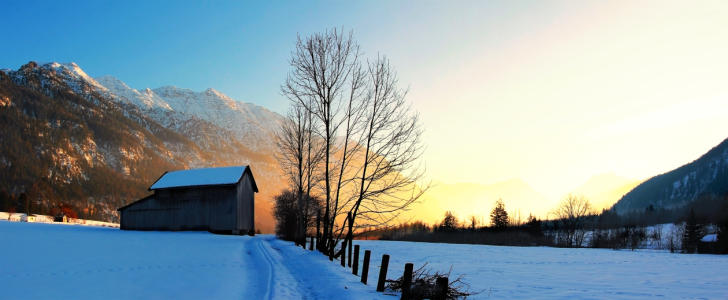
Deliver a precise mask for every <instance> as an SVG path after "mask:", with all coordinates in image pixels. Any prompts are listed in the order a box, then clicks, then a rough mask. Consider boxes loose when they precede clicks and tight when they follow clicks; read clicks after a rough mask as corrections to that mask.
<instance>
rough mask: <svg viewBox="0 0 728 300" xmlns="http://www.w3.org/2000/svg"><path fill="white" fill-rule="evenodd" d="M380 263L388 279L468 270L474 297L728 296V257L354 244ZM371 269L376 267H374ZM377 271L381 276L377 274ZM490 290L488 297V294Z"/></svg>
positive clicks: (364, 242) (628, 297) (446, 245)
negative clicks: (423, 271) (409, 267)
mask: <svg viewBox="0 0 728 300" xmlns="http://www.w3.org/2000/svg"><path fill="white" fill-rule="evenodd" d="M355 244H360V245H361V247H362V252H363V250H364V249H369V250H372V260H374V261H376V263H375V265H379V261H381V257H382V254H389V255H390V262H389V274H388V276H387V277H388V278H390V279H394V278H398V277H400V276H402V273H403V271H404V264H405V263H407V262H411V263H414V265H415V269H417V268H419V267H421V266H422V265H423V264H424V263H425V262H429V263H428V264H427V268H433V271H434V270H441V271H442V270H444V271H447V270H449V269H450V267H451V266H452V274H451V275H452V277H457V276H459V275H460V274H466V275H465V278H464V281H465V282H467V283H469V284H470V285H471V287H472V288H471V290H485V291H484V292H483V293H482V294H480V295H477V296H474V297H472V298H473V299H485V298H493V299H650V298H663V299H728V256H726V255H695V254H692V255H691V254H676V253H673V254H671V253H669V252H665V251H657V250H642V251H635V252H631V251H629V250H620V251H614V250H607V249H559V248H547V247H498V246H484V245H453V244H427V243H410V242H392V241H355ZM370 272H371V271H370ZM371 274H374V277H375V278H374V279H372V278H370V282H372V281H371V280H375V281H373V282H376V277H377V275H378V274H379V273H378V271H376V272H374V273H371ZM489 294H490V295H489Z"/></svg>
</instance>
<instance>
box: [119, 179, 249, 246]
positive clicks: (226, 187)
mask: <svg viewBox="0 0 728 300" xmlns="http://www.w3.org/2000/svg"><path fill="white" fill-rule="evenodd" d="M149 190H150V191H154V194H152V195H150V196H147V197H145V198H142V199H140V200H138V201H136V202H133V203H131V204H129V205H126V206H124V207H120V208H119V209H117V210H118V211H119V213H120V215H121V216H120V220H121V221H120V228H121V229H122V230H171V231H181V230H205V231H210V232H215V233H227V234H248V233H253V232H254V230H255V226H254V222H255V213H254V212H255V195H254V193H257V192H258V186H257V185H256V184H255V179H253V173H252V172H251V170H250V167H249V166H237V167H223V168H205V169H193V170H183V171H174V172H166V173H164V174H163V175H162V177H160V178H159V179H158V180H157V181H156V182H155V183H154V184H152V186H151V187H149Z"/></svg>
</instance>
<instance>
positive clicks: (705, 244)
mask: <svg viewBox="0 0 728 300" xmlns="http://www.w3.org/2000/svg"><path fill="white" fill-rule="evenodd" d="M717 243H718V235H717V234H708V235H706V236H704V237H703V238H702V239H700V242H698V253H699V254H717V249H716V248H715V246H716V244H717Z"/></svg>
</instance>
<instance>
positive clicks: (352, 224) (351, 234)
mask: <svg viewBox="0 0 728 300" xmlns="http://www.w3.org/2000/svg"><path fill="white" fill-rule="evenodd" d="M353 228H354V219H352V218H351V212H349V234H348V238H347V240H348V241H349V249H348V250H349V268H351V250H352V249H351V248H352V247H351V246H352V245H351V244H352V240H353V239H354V232H353Z"/></svg>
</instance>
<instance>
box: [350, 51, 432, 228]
mask: <svg viewBox="0 0 728 300" xmlns="http://www.w3.org/2000/svg"><path fill="white" fill-rule="evenodd" d="M367 75H368V81H367V83H368V85H367V94H366V97H365V98H364V105H363V107H362V108H363V112H364V114H363V121H364V122H363V125H364V126H365V127H364V129H363V130H362V131H361V135H360V137H359V140H358V144H359V145H362V147H363V148H362V153H361V157H360V159H359V160H358V161H359V162H360V168H359V170H358V172H357V173H356V181H357V184H358V194H357V197H356V202H355V203H354V206H353V207H352V208H351V216H352V218H353V220H356V219H357V217H359V218H362V219H363V221H364V222H363V223H365V224H367V225H371V226H385V225H386V224H388V223H389V222H390V221H392V220H394V219H396V218H398V217H399V215H400V213H401V212H403V211H405V210H407V207H408V206H410V205H411V204H413V203H415V202H416V201H417V200H418V199H419V198H420V197H421V196H422V195H423V194H424V192H425V191H426V190H427V189H428V188H429V185H430V184H429V183H425V182H423V178H424V168H423V167H422V166H421V165H420V164H419V163H418V161H419V159H420V156H421V155H422V153H423V151H424V146H423V145H422V133H423V129H422V125H421V123H420V121H419V115H418V114H417V113H414V112H412V110H411V106H410V105H409V104H408V103H407V102H406V101H405V96H406V95H407V90H403V89H400V88H399V87H398V86H397V85H398V78H397V73H396V71H395V70H394V68H393V67H391V65H390V64H389V60H387V58H386V57H377V59H376V60H374V61H373V62H370V63H369V66H368V72H367ZM351 234H352V233H351V229H350V231H349V233H348V235H347V236H348V238H349V239H350V238H351Z"/></svg>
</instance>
